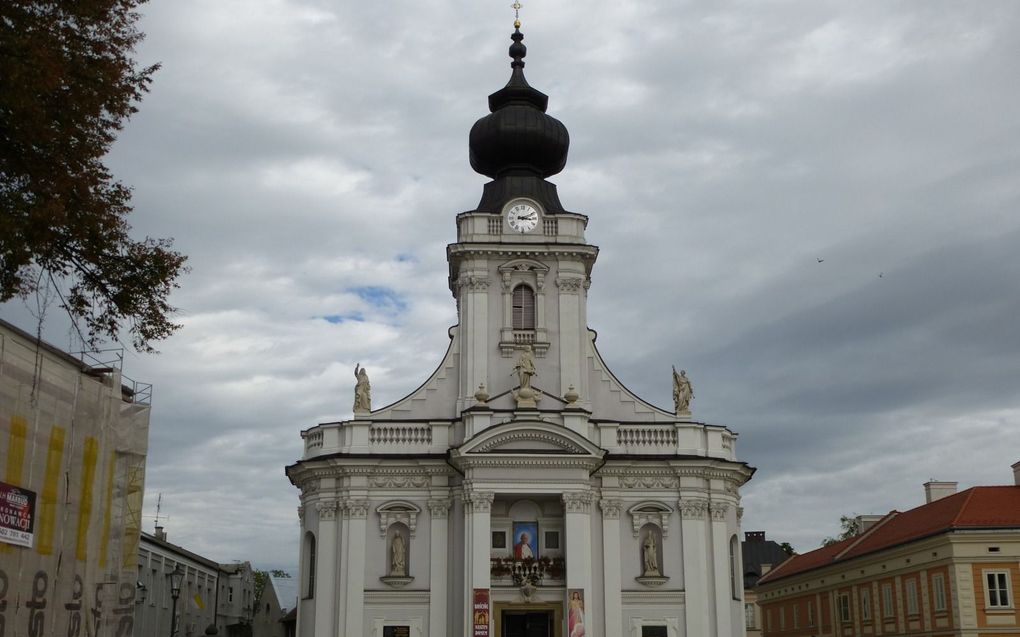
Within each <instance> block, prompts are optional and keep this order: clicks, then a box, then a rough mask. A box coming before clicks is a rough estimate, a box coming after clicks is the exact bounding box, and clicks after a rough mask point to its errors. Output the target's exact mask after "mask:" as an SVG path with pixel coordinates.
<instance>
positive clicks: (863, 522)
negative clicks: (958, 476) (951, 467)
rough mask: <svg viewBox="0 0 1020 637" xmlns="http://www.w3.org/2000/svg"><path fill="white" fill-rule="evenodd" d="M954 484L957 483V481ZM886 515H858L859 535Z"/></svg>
mask: <svg viewBox="0 0 1020 637" xmlns="http://www.w3.org/2000/svg"><path fill="white" fill-rule="evenodd" d="M953 484H956V483H955V482H954V483H953ZM884 517H885V516H884V515H874V514H872V515H858V516H857V520H856V521H857V535H861V534H862V533H864V532H865V531H867V530H868V529H870V528H871V527H873V526H875V524H876V523H877V522H878V521H879V520H881V519H882V518H884Z"/></svg>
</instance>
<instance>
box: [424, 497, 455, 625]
mask: <svg viewBox="0 0 1020 637" xmlns="http://www.w3.org/2000/svg"><path fill="white" fill-rule="evenodd" d="M429 513H430V514H431V515H432V519H431V522H430V526H429V549H430V551H431V555H430V557H429V635H430V636H431V637H445V635H446V634H447V632H446V615H447V605H446V604H447V601H446V591H447V585H448V582H449V580H448V578H449V573H448V571H449V569H448V568H447V564H448V563H449V560H447V551H448V548H447V546H448V545H447V535H448V526H449V525H448V522H447V519H448V516H449V514H450V501H449V500H448V499H445V498H437V499H432V500H429Z"/></svg>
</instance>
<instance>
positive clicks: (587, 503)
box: [563, 489, 594, 513]
mask: <svg viewBox="0 0 1020 637" xmlns="http://www.w3.org/2000/svg"><path fill="white" fill-rule="evenodd" d="M593 499H594V498H593V497H592V493H591V491H590V490H587V489H586V490H583V491H567V492H566V493H564V494H563V505H564V508H565V509H566V512H567V513H588V512H589V511H591V502H592V500H593Z"/></svg>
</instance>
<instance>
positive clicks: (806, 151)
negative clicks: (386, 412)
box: [3, 0, 1020, 570]
mask: <svg viewBox="0 0 1020 637" xmlns="http://www.w3.org/2000/svg"><path fill="white" fill-rule="evenodd" d="M144 11H145V15H144V18H143V21H142V24H141V27H142V29H143V30H144V31H146V32H147V34H148V38H147V40H146V41H145V43H144V44H143V45H142V47H141V48H140V49H139V52H138V58H139V60H140V61H141V62H142V63H152V62H155V61H159V62H161V63H162V65H163V66H162V69H161V71H160V72H159V73H158V74H157V75H156V78H155V82H154V83H153V86H152V91H151V93H150V94H148V95H147V96H146V97H145V99H144V100H143V101H142V103H141V104H140V110H139V112H138V113H137V114H136V115H135V117H134V118H133V119H132V120H131V122H130V123H129V125H128V127H127V128H126V129H125V130H124V131H123V132H122V134H121V136H120V139H119V141H118V142H117V144H116V146H115V148H114V151H113V154H112V155H111V157H110V165H111V168H112V169H113V171H114V172H115V174H116V175H117V176H118V178H119V179H121V180H122V181H124V183H126V184H129V185H131V186H133V188H134V205H135V212H134V214H133V216H132V225H133V226H134V228H135V232H136V233H138V234H142V235H144V234H149V235H152V236H173V237H175V238H176V243H177V246H178V248H179V249H181V250H182V251H184V252H185V253H187V254H189V255H190V264H191V265H192V268H193V270H192V273H191V274H190V275H188V276H187V277H186V278H185V279H184V280H183V281H182V287H181V289H180V290H179V291H178V293H177V294H176V295H175V298H174V301H175V303H176V304H177V305H178V306H179V307H180V308H181V310H182V311H181V315H180V320H181V321H182V322H183V323H184V324H185V328H184V329H183V330H182V331H181V332H180V333H179V334H178V335H175V336H174V337H173V338H171V339H169V340H168V341H166V342H165V343H163V344H161V345H160V349H161V350H162V352H163V353H162V354H161V355H159V356H156V357H144V356H139V355H134V354H129V355H128V357H127V360H126V362H125V367H126V373H128V375H130V376H133V377H136V378H139V379H140V380H145V381H149V382H153V383H154V385H155V394H154V401H153V411H152V427H151V436H150V455H149V461H148V475H147V481H146V486H147V497H146V511H147V513H150V514H151V513H152V509H153V507H154V502H155V495H156V494H157V493H160V492H161V493H163V495H164V505H165V508H166V510H167V511H168V512H169V513H170V514H171V519H170V521H169V522H168V530H169V532H170V533H171V539H172V540H173V541H176V542H179V543H181V544H183V545H184V546H187V547H189V548H191V549H193V550H196V551H197V552H199V553H202V554H205V555H208V556H210V557H212V558H214V559H219V560H224V561H226V560H232V559H251V560H253V561H254V562H255V563H256V564H258V565H259V566H262V567H280V568H286V569H289V570H296V561H297V558H296V555H297V553H296V551H297V535H298V533H297V528H298V527H297V518H296V515H295V507H296V506H297V503H298V499H297V491H296V489H294V488H293V487H292V486H291V485H290V484H289V483H288V482H287V480H286V478H285V477H284V474H283V467H284V466H285V465H287V464H290V463H293V462H294V461H295V460H297V459H298V458H299V456H300V454H301V451H302V444H301V439H300V436H299V432H300V430H301V429H304V428H307V427H309V426H312V425H314V424H316V423H318V422H323V421H334V420H338V419H342V418H345V417H348V416H349V415H350V412H351V406H352V391H353V381H354V379H353V369H354V365H355V364H356V363H360V364H362V365H365V366H367V367H368V368H369V369H370V373H371V377H372V387H373V393H374V396H373V399H374V401H375V402H376V403H377V404H386V403H388V402H391V401H393V400H396V399H398V398H400V397H401V396H403V395H404V394H406V393H407V392H409V391H411V390H413V389H414V388H415V387H417V386H418V385H419V384H420V383H421V382H422V381H423V380H424V379H425V378H426V377H427V375H428V374H429V373H430V372H431V371H432V370H433V369H434V368H435V365H436V364H437V363H438V362H439V359H440V357H441V356H442V354H443V352H444V351H445V350H446V347H447V345H448V343H449V338H448V335H447V329H448V328H449V326H450V325H452V324H454V323H455V322H456V313H455V306H454V301H453V299H452V297H451V295H450V291H449V288H448V282H447V276H448V271H447V265H446V262H445V246H446V244H448V243H450V242H453V241H455V240H456V232H455V230H456V229H455V224H454V217H455V215H456V214H457V213H459V212H461V211H463V210H467V209H470V208H472V207H473V206H474V204H475V203H476V202H477V201H478V199H479V197H480V196H481V187H482V184H483V183H484V181H485V179H484V178H483V177H481V176H479V175H476V174H474V173H473V172H472V171H471V170H470V168H469V165H468V159H467V133H468V131H469V130H470V127H471V125H472V123H473V122H474V121H475V120H476V119H477V118H479V117H481V116H483V115H485V114H486V113H487V105H486V96H487V95H488V94H489V93H491V92H493V91H495V90H497V89H498V88H501V87H502V86H503V85H504V84H505V82H506V81H507V79H508V77H509V71H510V69H509V60H508V59H507V57H506V49H507V46H508V45H509V43H510V42H509V39H508V35H509V30H510V26H509V25H510V20H511V16H510V15H509V13H508V11H509V10H508V9H507V7H505V6H503V5H500V4H498V3H497V4H496V5H492V6H489V5H488V4H486V3H477V2H472V3H455V2H445V3H443V2H440V3H431V4H427V5H425V4H409V3H402V4H400V5H399V6H398V5H395V4H393V3H374V4H373V3H362V4H358V5H343V6H340V5H339V4H336V3H331V2H327V1H325V0H266V1H260V2H258V3H255V4H252V3H239V2H220V3H207V2H197V1H195V0H181V1H179V2H173V3H150V4H147V5H145V7H144ZM522 19H523V21H524V29H523V30H524V32H525V34H526V37H525V44H526V45H527V46H528V57H527V58H526V61H527V67H526V73H527V76H528V79H529V81H530V82H531V84H532V85H533V86H535V87H536V88H539V89H540V90H542V91H544V92H546V93H547V94H549V96H550V106H549V112H550V114H551V115H553V116H555V117H557V118H558V119H560V120H561V121H563V122H564V124H565V125H566V126H567V127H568V129H569V130H570V134H571V151H570V158H569V159H568V162H567V167H566V169H565V170H564V172H563V173H562V174H560V175H557V176H556V177H555V178H553V181H554V182H556V183H557V184H558V188H559V193H560V196H561V199H562V201H563V203H564V205H565V206H566V207H567V208H568V209H569V210H573V211H578V212H582V213H585V214H588V215H589V216H590V223H589V226H588V230H587V232H588V239H589V241H591V242H592V243H594V244H597V245H599V246H600V248H601V252H600V255H599V261H598V263H597V264H596V266H595V269H594V272H593V274H592V277H593V283H592V287H591V290H590V292H589V313H588V315H589V321H590V323H591V325H592V327H593V328H595V329H597V330H598V333H599V340H598V344H599V347H600V351H601V352H602V353H603V355H604V356H605V358H606V360H607V361H608V363H609V364H610V365H611V366H612V367H613V370H614V372H615V373H616V374H617V375H618V376H619V377H620V379H621V380H622V381H623V382H625V383H626V384H627V385H628V386H629V387H630V388H632V389H633V390H635V391H636V392H637V393H638V394H640V395H642V396H644V397H646V398H648V399H649V400H651V401H652V402H653V403H656V404H662V405H666V404H669V392H670V379H669V370H670V366H671V365H672V364H676V365H677V366H678V368H679V367H683V368H685V369H686V370H687V371H688V374H689V375H690V376H691V378H692V381H693V383H694V386H695V390H696V391H695V393H696V396H697V398H696V399H695V401H694V403H693V404H692V408H693V410H694V412H695V416H696V417H699V418H702V419H705V420H708V421H710V422H714V423H719V424H726V425H729V426H731V427H732V428H733V429H734V430H736V431H737V432H739V433H740V434H741V437H740V440H739V444H738V453H739V454H740V456H741V458H742V459H744V460H746V461H748V462H749V463H750V464H752V465H755V466H757V467H758V468H759V470H758V473H757V474H756V476H755V478H754V480H752V482H751V483H750V484H749V485H748V486H747V487H746V488H745V490H744V492H743V493H744V502H743V504H744V506H745V509H746V514H745V518H744V526H745V528H749V529H750V528H761V529H765V530H766V531H767V532H768V534H769V537H771V538H773V539H776V540H778V541H785V540H789V541H791V542H793V543H794V545H795V546H796V547H797V548H798V549H800V550H807V549H810V548H812V547H813V546H816V545H817V544H818V542H819V541H820V540H821V538H822V537H824V536H826V535H832V534H834V533H836V532H837V527H838V521H839V515H840V514H842V513H852V512H857V513H865V512H868V513H871V512H876V513H881V512H884V511H885V510H888V509H890V508H898V509H901V510H902V509H905V508H909V507H910V506H913V505H916V504H918V503H919V502H920V483H921V482H923V481H925V480H926V479H928V478H929V477H937V478H940V479H946V480H959V481H960V482H961V487H966V486H969V485H971V484H982V483H984V484H995V483H1004V482H1007V481H1008V479H1009V475H1008V474H1009V470H1008V467H1009V464H1010V463H1012V462H1015V461H1016V460H1018V459H1020V458H1016V457H1015V456H1013V455H1012V454H1015V450H1012V449H1010V448H1009V446H1008V445H1004V444H1002V441H1004V440H1010V439H1011V437H1012V436H1013V432H1014V431H1015V430H1016V428H1017V423H1018V420H1017V415H1018V413H1020V399H1018V398H1017V393H1016V388H1015V382H1014V381H1013V379H1015V378H1017V377H1020V369H1018V363H1017V362H1016V361H1020V341H1018V336H1017V334H1018V333H1020V332H1018V331H1017V330H1016V329H1015V327H1014V325H1013V322H1014V321H1013V317H1015V316H1017V315H1018V314H1020V299H1018V292H1017V290H1018V286H1017V285H1016V281H1017V280H1018V274H1020V272H1018V269H1020V265H1018V263H1020V261H1018V259H1017V258H1016V256H1015V255H1016V254H1018V253H1020V218H1018V217H1017V215H1016V210H1018V209H1020V182H1018V180H1017V179H1016V175H1017V171H1018V168H1020V150H1018V149H1020V111H1018V110H1017V109H1016V108H1015V107H1014V105H1015V104H1017V103H1020V85H1018V84H1017V83H1016V82H1015V60H1016V59H1018V57H1020V36H1018V35H1017V34H1020V8H1018V7H1017V5H1016V4H1015V3H1013V2H1008V1H1002V2H983V3H981V5H980V7H978V6H976V5H975V6H970V5H960V4H958V3H957V4H954V3H944V2H930V3H925V4H923V5H921V4H911V5H906V4H896V5H893V4H888V3H881V4H869V5H866V6H864V5H861V6H859V5H852V4H847V3H843V2H835V1H832V2H818V1H815V0H811V1H806V0H800V1H797V0H776V1H772V2H767V3H762V2H756V3H747V2H737V3H730V4H713V5H711V6H698V5H693V4H690V3H676V2H665V1H659V0H655V1H650V2H642V3H613V2H598V3H595V4H594V5H592V4H590V3H588V4H584V5H576V6H574V5H571V4H569V3H553V4H545V5H538V4H536V5H535V6H531V5H529V6H527V7H525V9H524V15H523V17H522ZM818 258H823V259H824V262H822V263H819V262H818V261H817V259H818ZM879 273H882V274H883V276H882V278H879V277H878V274H879ZM3 313H4V316H5V317H7V318H12V319H14V320H16V321H18V322H19V324H22V325H23V326H24V325H25V324H30V318H29V317H28V316H27V313H26V312H25V311H24V310H23V309H20V308H19V306H17V304H6V305H5V306H4V307H3ZM66 331H67V330H66V327H65V326H63V325H61V324H60V323H59V321H56V322H54V324H53V325H52V326H51V328H50V330H49V331H48V332H47V335H48V337H49V338H50V339H51V340H53V341H54V342H55V343H57V344H58V345H62V344H63V343H65V342H67V334H66ZM936 473H937V474H938V475H935V474H936Z"/></svg>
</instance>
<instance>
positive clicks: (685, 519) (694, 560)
mask: <svg viewBox="0 0 1020 637" xmlns="http://www.w3.org/2000/svg"><path fill="white" fill-rule="evenodd" d="M678 505H679V508H680V536H681V542H682V547H683V556H684V615H685V617H686V621H687V627H686V628H687V630H686V634H687V635H690V636H691V637H693V636H694V635H710V634H712V630H711V619H712V618H711V611H710V609H709V596H708V591H709V587H708V585H709V580H708V562H707V556H709V555H711V554H712V553H711V547H710V546H709V543H708V541H709V538H708V522H707V518H708V500H705V499H702V498H689V499H682V500H680V501H679V503H678Z"/></svg>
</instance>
